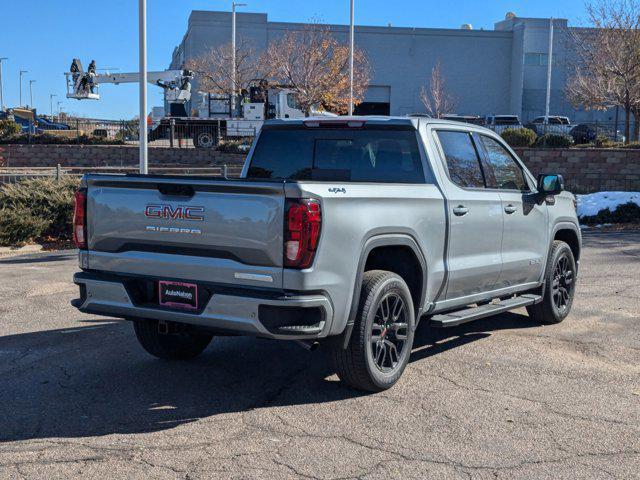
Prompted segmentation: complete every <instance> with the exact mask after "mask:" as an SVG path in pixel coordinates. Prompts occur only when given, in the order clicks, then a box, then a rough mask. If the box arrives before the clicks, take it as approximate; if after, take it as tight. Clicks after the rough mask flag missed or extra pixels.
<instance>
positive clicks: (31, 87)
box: [29, 80, 36, 109]
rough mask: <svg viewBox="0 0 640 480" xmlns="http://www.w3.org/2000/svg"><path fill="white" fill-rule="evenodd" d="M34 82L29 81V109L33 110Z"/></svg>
mask: <svg viewBox="0 0 640 480" xmlns="http://www.w3.org/2000/svg"><path fill="white" fill-rule="evenodd" d="M34 83H36V81H35V80H29V107H30V108H31V109H33V84H34Z"/></svg>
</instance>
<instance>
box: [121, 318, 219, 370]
mask: <svg viewBox="0 0 640 480" xmlns="http://www.w3.org/2000/svg"><path fill="white" fill-rule="evenodd" d="M169 326H170V327H175V326H176V325H175V324H170V325H169ZM133 328H134V330H135V332H136V337H137V338H138V342H140V345H142V348H144V349H145V350H146V351H147V352H148V353H150V354H151V355H153V356H154V357H158V358H162V359H164V360H190V359H192V358H195V357H197V356H198V355H200V354H201V353H202V352H203V351H204V349H205V348H207V346H208V345H209V343H211V340H212V339H213V335H212V334H210V333H206V332H198V331H189V330H186V329H185V330H182V331H178V332H177V333H160V332H159V330H158V321H157V320H135V321H134V322H133ZM178 328H179V327H178Z"/></svg>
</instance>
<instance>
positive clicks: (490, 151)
mask: <svg viewBox="0 0 640 480" xmlns="http://www.w3.org/2000/svg"><path fill="white" fill-rule="evenodd" d="M480 138H481V139H482V144H483V145H484V148H485V149H486V151H487V163H488V164H489V167H490V168H491V170H492V173H493V177H494V178H495V180H493V179H491V182H490V183H494V181H495V184H494V185H488V186H489V187H492V188H499V189H501V190H520V191H528V190H529V186H528V185H527V182H526V181H525V179H524V172H523V171H522V168H521V167H520V165H518V163H517V162H516V161H515V159H514V158H513V157H512V156H511V154H510V153H509V152H508V150H507V149H506V148H504V147H503V146H502V145H500V144H499V143H498V142H497V141H496V140H494V139H493V138H491V137H487V136H485V135H480Z"/></svg>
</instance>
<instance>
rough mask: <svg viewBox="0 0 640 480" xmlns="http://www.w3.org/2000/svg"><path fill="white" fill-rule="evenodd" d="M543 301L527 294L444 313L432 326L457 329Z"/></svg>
mask: <svg viewBox="0 0 640 480" xmlns="http://www.w3.org/2000/svg"><path fill="white" fill-rule="evenodd" d="M541 300H542V297H541V296H540V295H533V294H525V295H520V296H518V297H513V298H508V299H506V300H502V301H500V302H497V303H488V304H486V305H481V306H479V307H471V308H465V309H464V310H457V311H455V312H448V313H443V314H440V315H434V316H433V317H431V320H430V324H431V325H432V326H434V327H438V328H444V327H455V326H456V325H461V324H463V323H467V322H473V321H474V320H478V319H480V318H485V317H490V316H491V315H496V314H498V313H502V312H508V311H509V310H514V309H516V308H520V307H526V306H527V305H533V304H534V303H538V302H540V301H541Z"/></svg>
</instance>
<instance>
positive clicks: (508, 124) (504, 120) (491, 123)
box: [484, 115, 522, 133]
mask: <svg viewBox="0 0 640 480" xmlns="http://www.w3.org/2000/svg"><path fill="white" fill-rule="evenodd" d="M484 126H486V127H487V128H490V129H491V130H493V131H494V132H496V133H502V132H503V131H505V130H506V129H507V128H522V122H520V118H518V116H517V115H489V116H488V117H487V118H486V121H485V123H484Z"/></svg>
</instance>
